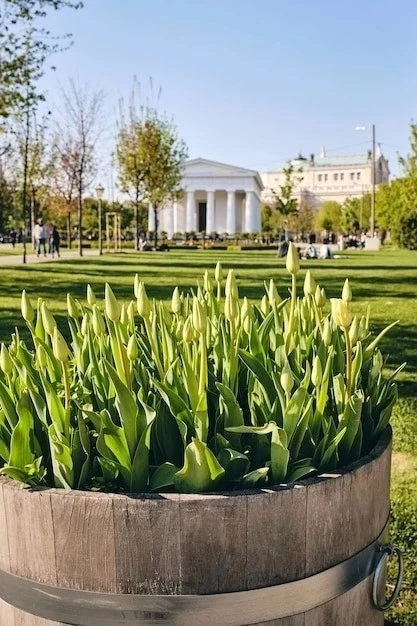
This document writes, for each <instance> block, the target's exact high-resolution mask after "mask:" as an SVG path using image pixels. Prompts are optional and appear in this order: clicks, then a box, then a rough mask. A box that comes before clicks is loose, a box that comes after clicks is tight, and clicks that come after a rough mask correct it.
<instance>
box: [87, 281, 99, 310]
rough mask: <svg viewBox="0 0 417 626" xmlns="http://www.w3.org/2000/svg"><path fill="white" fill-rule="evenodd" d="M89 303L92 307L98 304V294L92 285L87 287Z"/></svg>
mask: <svg viewBox="0 0 417 626" xmlns="http://www.w3.org/2000/svg"><path fill="white" fill-rule="evenodd" d="M87 302H88V304H89V305H90V306H93V304H95V303H96V302H97V298H96V294H95V293H94V291H93V288H92V287H91V285H87Z"/></svg>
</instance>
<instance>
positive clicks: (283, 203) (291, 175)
mask: <svg viewBox="0 0 417 626" xmlns="http://www.w3.org/2000/svg"><path fill="white" fill-rule="evenodd" d="M282 172H283V174H284V184H283V185H280V186H279V189H280V191H279V192H276V191H275V190H274V189H271V191H272V194H273V196H274V204H275V207H274V208H275V209H276V210H277V211H278V213H279V214H280V215H281V216H283V217H288V216H289V215H292V214H294V213H296V212H297V206H298V203H297V199H296V198H294V197H293V191H294V187H295V186H296V185H298V184H299V183H301V181H302V180H303V177H302V172H303V169H302V168H301V167H300V168H296V167H295V166H294V165H293V164H292V163H291V162H290V163H288V164H287V166H286V167H284V168H283V169H282Z"/></svg>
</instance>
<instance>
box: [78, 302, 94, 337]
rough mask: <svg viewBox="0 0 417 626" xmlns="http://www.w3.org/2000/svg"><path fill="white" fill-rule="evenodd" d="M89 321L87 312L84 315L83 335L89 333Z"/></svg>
mask: <svg viewBox="0 0 417 626" xmlns="http://www.w3.org/2000/svg"><path fill="white" fill-rule="evenodd" d="M96 306H97V305H96ZM88 322H89V320H88V315H87V313H85V314H84V317H83V321H82V322H81V334H82V335H83V337H85V336H86V334H87V333H88Z"/></svg>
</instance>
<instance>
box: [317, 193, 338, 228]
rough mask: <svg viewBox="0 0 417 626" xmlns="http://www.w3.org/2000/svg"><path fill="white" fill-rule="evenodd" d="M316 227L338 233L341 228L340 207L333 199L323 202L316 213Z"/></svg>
mask: <svg viewBox="0 0 417 626" xmlns="http://www.w3.org/2000/svg"><path fill="white" fill-rule="evenodd" d="M316 228H317V229H318V230H327V231H329V232H333V233H339V232H340V231H341V228H342V207H341V205H340V204H339V203H338V202H335V201H334V200H328V201H327V202H323V204H322V205H321V207H320V209H319V212H318V213H317V215H316Z"/></svg>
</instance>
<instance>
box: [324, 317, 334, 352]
mask: <svg viewBox="0 0 417 626" xmlns="http://www.w3.org/2000/svg"><path fill="white" fill-rule="evenodd" d="M323 343H324V345H325V346H330V344H331V343H332V328H331V326H330V320H329V318H327V319H326V321H325V322H324V327H323Z"/></svg>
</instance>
